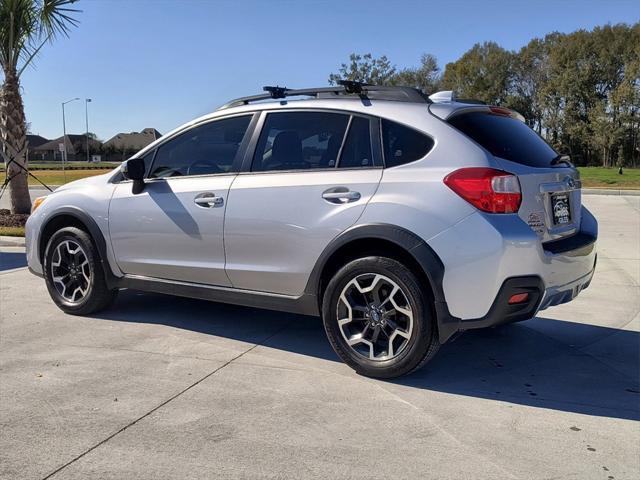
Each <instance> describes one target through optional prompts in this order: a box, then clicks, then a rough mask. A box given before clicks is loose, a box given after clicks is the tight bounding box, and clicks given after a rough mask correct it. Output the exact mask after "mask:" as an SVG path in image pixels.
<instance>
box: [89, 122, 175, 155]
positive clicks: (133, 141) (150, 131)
mask: <svg viewBox="0 0 640 480" xmlns="http://www.w3.org/2000/svg"><path fill="white" fill-rule="evenodd" d="M161 136H162V135H161V134H160V132H158V131H157V130H156V129H155V128H145V129H144V130H142V131H141V132H130V133H118V134H117V135H115V136H113V137H112V138H110V139H109V140H107V141H106V142H104V144H103V145H102V151H103V154H104V155H105V156H106V158H105V160H109V161H122V160H126V159H127V158H128V157H130V156H131V155H133V154H134V153H136V152H137V151H139V150H142V149H143V148H144V147H146V146H147V145H149V144H150V143H151V142H153V141H155V140H157V139H158V138H160V137H161Z"/></svg>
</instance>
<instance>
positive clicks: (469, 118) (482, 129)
mask: <svg viewBox="0 0 640 480" xmlns="http://www.w3.org/2000/svg"><path fill="white" fill-rule="evenodd" d="M449 123H450V124H451V125H453V126H454V127H455V128H457V129H458V130H460V131H461V132H462V133H464V134H465V135H467V136H469V137H471V139H472V140H474V141H476V142H477V143H479V144H480V145H482V146H483V147H484V148H486V149H487V150H489V152H491V154H492V155H495V156H496V157H500V158H504V159H505V160H510V161H512V162H517V163H520V164H522V165H528V166H530V167H549V166H550V163H551V160H553V159H554V158H555V157H556V156H557V155H558V154H557V153H556V152H555V150H553V148H551V147H550V146H549V145H548V144H547V143H546V142H545V141H544V140H543V139H542V138H541V137H540V136H539V135H538V134H537V133H536V132H534V131H533V130H531V129H530V128H529V127H528V126H527V125H526V124H524V123H523V122H521V121H520V120H517V119H515V118H511V117H506V116H504V115H495V114H491V113H485V112H472V113H463V114H462V115H457V116H455V117H453V118H452V119H451V120H449Z"/></svg>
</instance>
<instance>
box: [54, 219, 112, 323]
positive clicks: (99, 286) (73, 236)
mask: <svg viewBox="0 0 640 480" xmlns="http://www.w3.org/2000/svg"><path fill="white" fill-rule="evenodd" d="M67 241H70V242H73V243H72V245H79V246H80V247H81V248H82V253H83V254H84V257H83V258H86V261H87V262H88V265H87V266H86V267H85V268H87V269H88V271H89V272H90V274H89V275H88V277H89V281H87V282H86V285H87V287H86V294H85V295H84V296H82V298H77V301H71V300H69V299H68V298H65V297H64V296H63V295H62V294H61V292H60V291H59V288H61V286H60V285H61V284H60V283H58V284H57V286H56V284H54V281H53V272H54V267H53V266H52V264H53V263H54V259H53V257H54V255H56V248H58V246H59V245H61V244H63V243H64V242H67ZM57 260H59V258H58V259H57ZM57 260H56V261H57ZM44 277H45V281H46V284H47V289H48V290H49V295H50V296H51V298H52V299H53V301H54V303H55V304H56V305H57V306H58V307H59V308H60V309H61V310H62V311H64V312H66V313H69V314H71V315H88V314H90V313H95V312H98V311H100V310H103V309H104V308H106V307H108V306H109V305H110V304H111V303H112V302H113V301H114V299H115V298H116V296H117V294H118V290H113V289H109V288H108V287H107V283H106V281H105V274H104V270H103V266H102V262H101V261H100V254H99V253H98V250H97V249H96V247H95V245H94V244H93V241H92V240H91V237H90V236H89V234H87V233H86V232H85V231H83V230H80V229H79V228H76V227H66V228H62V229H60V230H58V231H57V232H56V233H54V234H53V235H52V236H51V238H50V239H49V243H48V244H47V248H46V249H45V254H44ZM84 278H86V277H84Z"/></svg>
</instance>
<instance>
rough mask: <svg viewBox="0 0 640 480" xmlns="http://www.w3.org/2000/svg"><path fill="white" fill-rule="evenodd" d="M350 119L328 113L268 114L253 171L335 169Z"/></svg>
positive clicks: (254, 159) (342, 115) (345, 116)
mask: <svg viewBox="0 0 640 480" xmlns="http://www.w3.org/2000/svg"><path fill="white" fill-rule="evenodd" d="M348 123H349V116H348V115H344V114H341V113H325V112H282V113H270V114H268V115H267V119H266V121H265V124H264V127H263V128H262V133H261V134H260V140H259V141H258V145H257V147H256V152H255V155H254V158H253V164H252V167H251V169H252V171H254V172H255V171H258V172H267V171H274V170H308V169H317V168H334V167H335V166H336V162H337V160H338V155H339V153H340V146H341V145H342V140H343V139H344V135H345V132H346V130H347V124H348Z"/></svg>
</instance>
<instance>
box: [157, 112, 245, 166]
mask: <svg viewBox="0 0 640 480" xmlns="http://www.w3.org/2000/svg"><path fill="white" fill-rule="evenodd" d="M250 121H251V115H246V116H241V117H233V118H225V119H221V120H216V121H213V122H209V123H205V124H204V125H200V126H197V127H195V128H192V129H190V130H188V131H186V132H184V133H182V134H180V135H178V136H177V137H174V138H172V139H171V140H169V141H168V142H166V143H164V144H163V145H161V146H160V147H159V148H158V150H157V153H156V156H155V158H154V160H153V165H152V166H151V172H150V173H149V177H150V178H165V177H179V176H185V175H211V174H216V173H228V172H230V171H231V169H232V167H233V162H234V160H235V158H236V154H237V153H238V149H239V148H240V143H241V142H242V139H243V138H244V135H245V133H246V132H247V128H248V127H249V122H250Z"/></svg>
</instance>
